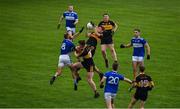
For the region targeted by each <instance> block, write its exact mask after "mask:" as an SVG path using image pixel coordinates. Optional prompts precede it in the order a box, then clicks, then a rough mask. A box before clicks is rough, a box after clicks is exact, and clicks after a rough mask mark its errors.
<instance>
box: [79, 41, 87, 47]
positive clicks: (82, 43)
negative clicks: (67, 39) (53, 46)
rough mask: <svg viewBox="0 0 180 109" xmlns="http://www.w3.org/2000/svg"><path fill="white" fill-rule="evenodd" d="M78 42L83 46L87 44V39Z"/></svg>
mask: <svg viewBox="0 0 180 109" xmlns="http://www.w3.org/2000/svg"><path fill="white" fill-rule="evenodd" d="M78 43H79V44H80V45H82V46H85V44H86V42H85V40H79V41H78Z"/></svg>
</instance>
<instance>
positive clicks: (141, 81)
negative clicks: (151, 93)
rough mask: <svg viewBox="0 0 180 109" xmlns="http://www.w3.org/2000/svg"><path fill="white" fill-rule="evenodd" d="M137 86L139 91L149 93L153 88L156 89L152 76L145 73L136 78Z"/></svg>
mask: <svg viewBox="0 0 180 109" xmlns="http://www.w3.org/2000/svg"><path fill="white" fill-rule="evenodd" d="M135 86H136V88H137V90H139V91H148V90H151V89H152V87H154V83H153V81H152V79H151V77H150V76H148V75H146V74H144V73H140V74H139V75H138V76H137V77H136V81H135Z"/></svg>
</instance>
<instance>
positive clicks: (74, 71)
mask: <svg viewBox="0 0 180 109" xmlns="http://www.w3.org/2000/svg"><path fill="white" fill-rule="evenodd" d="M82 67H83V66H82V64H81V62H76V63H74V64H72V65H71V69H72V74H73V76H74V90H77V85H78V81H77V78H78V77H79V74H78V69H81V68H82Z"/></svg>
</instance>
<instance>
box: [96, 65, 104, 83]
mask: <svg viewBox="0 0 180 109" xmlns="http://www.w3.org/2000/svg"><path fill="white" fill-rule="evenodd" d="M94 72H96V73H97V74H98V75H99V78H100V81H101V79H102V78H103V76H104V74H103V73H102V72H101V71H100V70H99V69H98V68H97V66H96V65H95V66H94Z"/></svg>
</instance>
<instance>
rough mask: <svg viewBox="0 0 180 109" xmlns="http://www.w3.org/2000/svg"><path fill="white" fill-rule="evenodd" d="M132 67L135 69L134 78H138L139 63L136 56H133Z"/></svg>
mask: <svg viewBox="0 0 180 109" xmlns="http://www.w3.org/2000/svg"><path fill="white" fill-rule="evenodd" d="M132 67H133V77H134V79H135V78H136V76H137V67H138V62H137V57H136V56H132Z"/></svg>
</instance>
